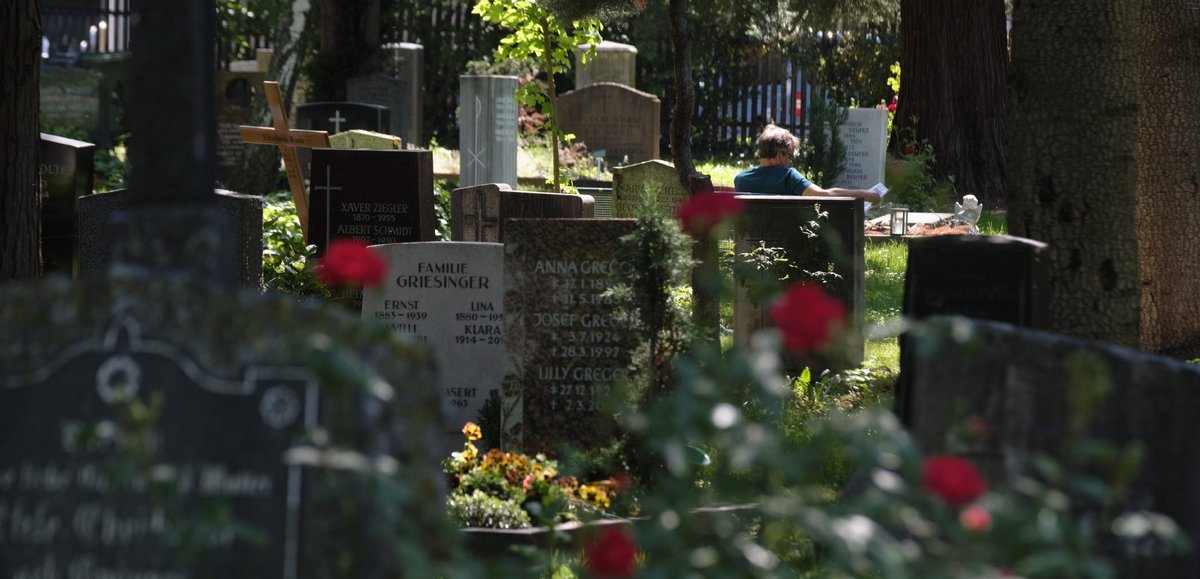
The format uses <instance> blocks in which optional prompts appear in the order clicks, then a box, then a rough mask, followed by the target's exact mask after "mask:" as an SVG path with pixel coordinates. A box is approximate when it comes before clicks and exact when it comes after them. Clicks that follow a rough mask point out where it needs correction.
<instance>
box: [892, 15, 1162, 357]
mask: <svg viewBox="0 0 1200 579" xmlns="http://www.w3.org/2000/svg"><path fill="white" fill-rule="evenodd" d="M1139 4H1140V3H1139V2H1127V1H1124V0H1104V1H1100V2H1096V1H1089V0H1054V1H1053V2H1018V3H1017V4H1016V10H1015V13H1014V14H1013V29H1012V65H1011V69H1012V74H1011V77H1010V83H1009V86H1010V90H1011V95H1010V96H1011V100H1010V109H1009V110H1010V111H1011V115H1012V116H1011V117H1010V118H1011V124H1010V131H1011V134H1012V137H1011V140H1010V142H1009V147H1008V150H1007V159H1008V182H1009V213H1008V222H1009V231H1010V232H1012V233H1013V234H1015V235H1020V236H1023V237H1030V238H1033V239H1038V240H1041V241H1045V242H1047V243H1049V244H1050V260H1051V264H1050V267H1051V280H1050V288H1049V291H1050V310H1051V320H1050V324H1051V329H1053V330H1054V331H1057V332H1060V333H1064V334H1069V335H1073V336H1077V337H1081V338H1088V339H1095V340H1102V341H1107V342H1112V343H1117V344H1121V345H1126V346H1133V347H1136V346H1137V345H1138V329H1139V319H1138V308H1139V298H1138V246H1137V237H1136V231H1135V218H1134V216H1135V212H1136V205H1135V203H1136V191H1137V178H1138V86H1139V79H1140V73H1139V61H1138V41H1139V38H1138V35H1139V30H1140V28H1141V26H1140V7H1139ZM902 98H903V97H902Z"/></svg>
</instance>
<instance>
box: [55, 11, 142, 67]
mask: <svg viewBox="0 0 1200 579" xmlns="http://www.w3.org/2000/svg"><path fill="white" fill-rule="evenodd" d="M131 1H132V0H92V1H91V2H43V3H42V6H41V15H42V31H43V32H42V34H43V36H44V39H43V41H42V57H43V58H46V59H49V60H55V61H60V60H69V61H74V60H78V58H79V55H81V54H89V53H91V54H94V53H108V52H124V51H126V50H129V26H130V19H129V13H130V2H131ZM151 1H153V0H151Z"/></svg>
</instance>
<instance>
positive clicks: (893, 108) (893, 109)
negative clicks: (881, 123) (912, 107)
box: [887, 105, 896, 113]
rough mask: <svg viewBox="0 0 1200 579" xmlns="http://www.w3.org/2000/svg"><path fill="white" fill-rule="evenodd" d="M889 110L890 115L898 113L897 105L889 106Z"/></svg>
mask: <svg viewBox="0 0 1200 579" xmlns="http://www.w3.org/2000/svg"><path fill="white" fill-rule="evenodd" d="M887 110H888V112H889V113H894V112H896V105H888V106H887Z"/></svg>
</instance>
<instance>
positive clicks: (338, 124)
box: [329, 110, 346, 133]
mask: <svg viewBox="0 0 1200 579" xmlns="http://www.w3.org/2000/svg"><path fill="white" fill-rule="evenodd" d="M345 120H346V117H343V116H342V111H336V110H335V111H333V116H332V117H329V122H331V123H333V132H334V133H340V132H342V122H343V121H345Z"/></svg>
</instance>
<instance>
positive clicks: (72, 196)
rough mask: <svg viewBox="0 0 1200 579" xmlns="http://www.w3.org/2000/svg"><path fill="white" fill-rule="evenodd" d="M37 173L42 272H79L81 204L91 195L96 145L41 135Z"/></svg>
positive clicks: (71, 273)
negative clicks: (40, 203) (85, 197)
mask: <svg viewBox="0 0 1200 579" xmlns="http://www.w3.org/2000/svg"><path fill="white" fill-rule="evenodd" d="M39 153H40V155H39V160H38V172H39V174H40V176H41V184H40V190H41V193H42V263H43V271H45V272H47V273H49V272H59V273H65V274H67V275H74V274H75V271H76V269H77V268H78V261H79V256H78V253H79V252H78V243H79V229H78V226H77V225H76V222H77V221H78V217H77V214H78V200H79V198H81V197H83V196H85V195H91V194H92V176H93V172H94V171H93V169H94V167H95V155H96V145H93V144H92V143H85V142H83V141H76V140H75V139H68V138H66V137H59V136H57V135H48V134H46V133H42V138H41V144H40V149H39Z"/></svg>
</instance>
